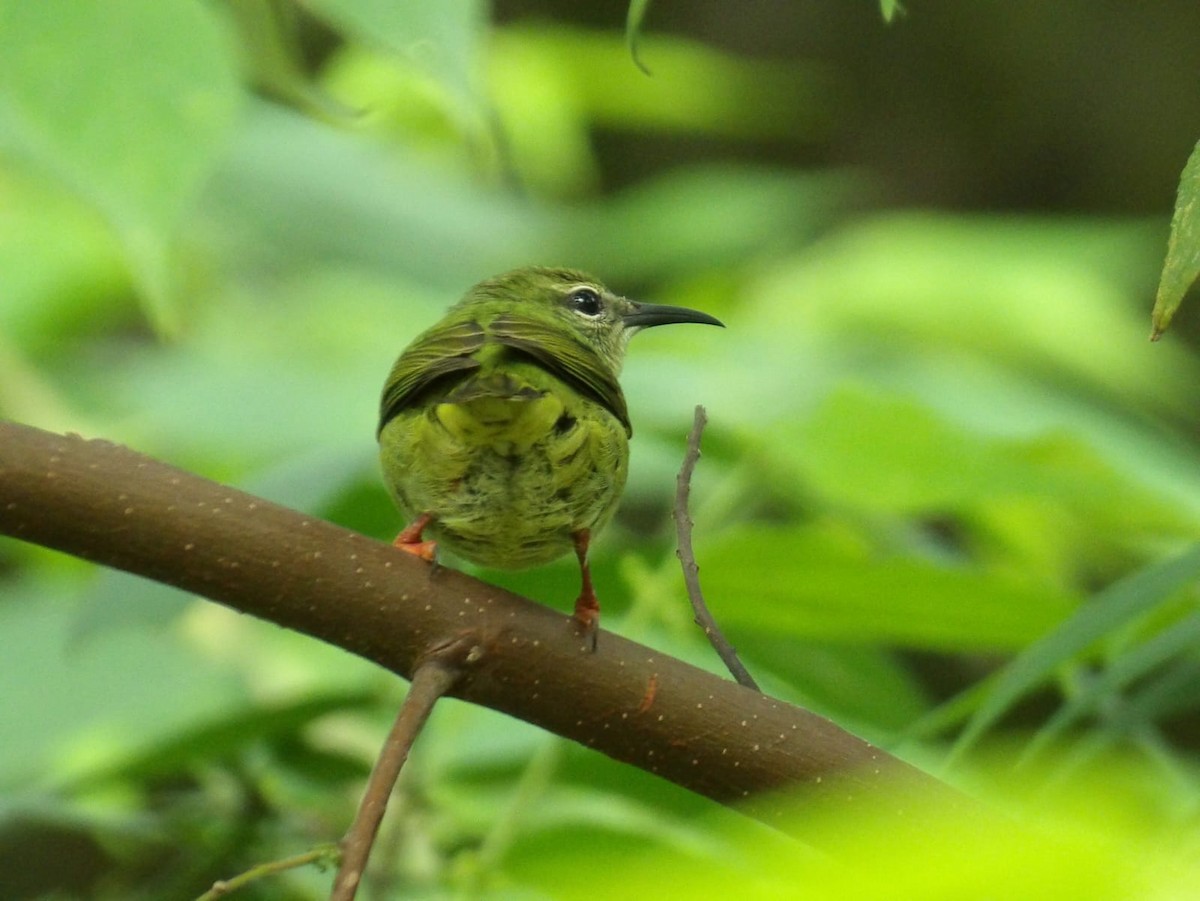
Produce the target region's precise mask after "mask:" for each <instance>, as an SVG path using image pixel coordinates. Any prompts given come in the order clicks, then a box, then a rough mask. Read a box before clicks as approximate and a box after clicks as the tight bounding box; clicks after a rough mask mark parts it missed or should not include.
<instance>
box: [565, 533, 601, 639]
mask: <svg viewBox="0 0 1200 901" xmlns="http://www.w3.org/2000/svg"><path fill="white" fill-rule="evenodd" d="M590 538H591V533H590V532H589V531H588V530H587V529H580V530H579V531H578V532H576V533H575V535H574V539H575V556H576V557H578V558H579V571H580V574H581V576H582V577H583V585H582V586H581V587H580V589H579V597H578V598H577V599H576V600H575V613H574V615H573V616H572V617H571V620H572V622H573V623H574V625H575V631H576V632H578V633H579V635H580V637H581V638H583V641H584V645H585V647H586V648H587V649H588V651H589V652H591V653H593V654H594V653H595V652H596V634H597V633H598V632H599V631H600V602H599V601H598V600H597V599H596V590H595V589H594V588H592V570H591V567H589V566H588V561H587V552H588V541H589V539H590Z"/></svg>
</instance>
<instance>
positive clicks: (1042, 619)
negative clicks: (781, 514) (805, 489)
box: [697, 527, 1077, 650]
mask: <svg viewBox="0 0 1200 901" xmlns="http://www.w3.org/2000/svg"><path fill="white" fill-rule="evenodd" d="M697 556H698V559H700V560H703V561H704V563H703V565H704V571H703V576H702V580H703V584H704V590H705V596H706V597H707V599H708V604H709V607H710V608H711V609H712V611H713V614H714V615H715V616H716V617H717V620H718V622H721V623H722V624H724V625H725V626H726V627H727V628H729V629H730V631H732V632H734V634H735V635H736V633H737V631H738V630H742V629H756V630H761V631H764V632H767V633H770V634H772V635H781V636H782V635H787V636H792V637H795V638H804V639H822V640H826V641H840V642H848V643H854V644H871V643H891V644H899V645H904V646H908V647H922V648H932V649H943V650H962V649H964V648H973V649H989V650H997V649H1004V648H1016V647H1021V646H1023V645H1025V644H1027V643H1028V642H1030V641H1032V640H1034V639H1036V638H1038V637H1040V636H1041V635H1043V634H1045V632H1046V631H1047V630H1048V629H1051V628H1053V627H1054V626H1055V625H1057V624H1058V623H1059V622H1061V621H1062V619H1063V618H1064V617H1066V616H1067V615H1068V614H1069V613H1070V611H1071V610H1072V609H1074V607H1075V606H1076V603H1077V601H1076V599H1075V598H1074V597H1073V596H1072V595H1071V594H1070V593H1068V592H1064V591H1062V590H1060V589H1058V588H1055V587H1053V586H1048V585H1039V584H1036V583H1029V582H1026V581H1022V580H1019V579H1015V578H1012V577H1010V576H1007V575H1004V574H1000V573H989V572H986V571H980V570H977V569H972V568H970V567H967V566H948V565H944V564H938V563H934V562H931V561H923V560H920V559H917V558H913V557H905V556H900V555H893V556H881V555H873V554H871V553H870V552H869V551H868V550H867V549H866V548H864V547H862V546H861V543H860V542H858V541H856V540H855V539H853V538H850V537H849V536H845V535H837V534H836V533H832V532H830V531H827V530H820V529H806V528H796V527H793V528H761V527H760V528H750V527H741V528H738V529H737V530H735V531H731V532H729V533H728V534H727V535H725V536H723V537H722V538H720V539H717V540H711V541H706V542H704V543H703V544H702V545H701V546H700V547H699V548H698V550H697Z"/></svg>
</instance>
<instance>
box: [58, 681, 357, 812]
mask: <svg viewBox="0 0 1200 901" xmlns="http://www.w3.org/2000/svg"><path fill="white" fill-rule="evenodd" d="M379 700H380V698H379V695H378V694H376V693H374V692H363V691H355V692H333V693H326V694H312V695H308V696H306V697H301V698H298V699H292V700H287V701H282V702H277V703H271V704H256V705H254V706H248V705H247V706H237V707H232V708H228V709H225V710H222V711H221V715H220V716H216V717H213V718H211V719H209V720H207V721H206V722H204V723H201V724H199V725H198V726H196V727H194V728H191V729H187V730H185V731H181V732H179V733H177V734H173V735H169V736H167V737H166V740H164V741H160V742H158V743H156V744H150V745H149V746H144V745H143V746H139V747H138V748H137V749H136V752H135V753H133V754H131V755H130V756H128V757H127V758H125V759H122V760H117V761H114V762H113V764H112V765H111V766H108V767H102V768H99V769H97V770H94V771H92V772H89V773H83V774H81V775H80V776H78V777H76V778H75V779H74V780H72V786H71V787H72V789H73V790H76V791H80V790H82V791H86V790H88V789H90V788H93V787H95V786H97V785H100V784H102V783H104V782H109V781H116V780H121V779H131V780H134V779H143V780H144V779H147V778H151V777H155V776H165V775H170V774H173V773H179V772H180V771H182V770H185V769H187V768H188V767H190V766H195V765H197V764H202V765H205V766H207V765H210V764H212V763H213V762H216V761H219V760H220V759H221V758H223V757H226V756H228V755H231V754H236V753H238V752H239V751H241V750H243V749H245V748H246V747H248V746H250V745H252V744H254V743H255V742H258V741H261V740H263V739H271V738H280V737H283V736H289V735H294V734H296V733H298V732H300V730H302V729H303V728H305V727H306V726H308V725H310V724H311V723H312V722H313V721H315V720H317V719H319V718H320V717H322V716H326V715H328V714H331V713H345V712H347V711H351V710H358V709H363V708H367V707H374V706H376V705H377V704H378V703H379ZM362 775H365V773H364V774H362Z"/></svg>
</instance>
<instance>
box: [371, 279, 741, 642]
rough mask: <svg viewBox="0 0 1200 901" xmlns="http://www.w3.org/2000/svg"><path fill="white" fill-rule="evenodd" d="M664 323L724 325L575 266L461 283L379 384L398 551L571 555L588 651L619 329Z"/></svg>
mask: <svg viewBox="0 0 1200 901" xmlns="http://www.w3.org/2000/svg"><path fill="white" fill-rule="evenodd" d="M671 322H701V323H707V324H709V325H718V326H719V325H721V324H722V323H721V322H720V321H719V320H717V319H714V318H713V317H712V316H709V315H708V314H706V313H701V312H698V311H696V310H689V309H686V308H684V307H672V306H663V305H659V304H649V303H638V302H636V301H632V300H627V299H625V298H624V297H620V296H618V295H616V294H613V293H612V292H611V291H609V290H608V289H607V288H605V287H604V285H602V284H601V283H600V282H598V281H597V280H596V279H594V278H592V277H591V276H590V275H586V274H584V273H582V272H577V271H575V270H573V269H548V268H541V267H528V268H524V269H517V270H514V271H512V272H508V273H505V274H504V275H499V276H496V277H495V278H491V279H488V280H487V281H484V282H480V283H479V284H477V285H475V287H473V288H471V289H470V290H469V291H468V292H467V293H466V295H465V296H464V297H463V299H462V300H460V301H459V302H458V303H457V304H455V305H454V306H453V307H451V308H450V310H449V311H448V312H447V314H446V316H445V317H444V318H443V319H442V320H441V321H440V322H438V323H437V324H436V325H435V326H433V327H432V328H430V329H429V330H428V331H426V332H424V333H423V334H421V335H419V336H418V337H417V338H416V340H414V341H413V342H412V344H410V345H409V346H408V347H407V349H405V351H404V353H402V354H401V355H400V358H399V359H398V360H396V363H395V365H394V366H392V371H391V373H390V374H389V375H388V378H387V382H386V383H385V384H384V387H383V397H382V399H381V402H380V411H379V430H378V438H379V445H380V459H381V461H382V464H383V473H384V479H385V481H386V483H387V486H388V489H389V490H390V492H391V494H392V496H393V498H394V499H395V501H396V504H397V506H398V507H399V508H400V510H401V512H402V513H403V514H404V516H405V517H406V518H407V521H408V523H409V525H408V526H407V527H406V528H405V529H404V530H403V531H402V532H401V533H400V534H399V535H398V536H397V538H396V542H395V543H396V546H397V547H400V548H403V549H404V550H407V551H409V552H411V553H414V554H417V555H419V556H421V557H423V558H425V559H426V560H430V561H432V560H433V559H434V553H435V549H436V547H437V545H439V544H440V545H443V546H444V547H446V548H448V549H450V550H451V551H453V552H454V553H455V554H457V555H459V556H460V557H463V558H464V559H466V560H469V561H472V562H474V563H478V564H481V565H483V566H493V567H500V568H505V569H522V568H525V567H530V566H540V565H542V564H545V563H549V562H550V561H552V560H555V559H557V558H558V557H561V556H562V555H564V554H566V553H568V552H570V551H572V550H573V551H574V552H575V554H576V556H577V557H578V559H579V567H580V571H581V573H582V579H583V585H582V588H581V589H580V593H579V598H578V599H577V600H576V602H575V613H574V619H575V622H576V623H577V626H578V629H579V630H580V631H581V633H582V635H583V636H584V638H585V640H586V641H587V642H588V643H589V644H590V645H591V646H592V647H593V648H594V647H595V637H596V628H597V624H598V622H599V618H600V605H599V603H598V601H597V600H596V594H595V591H594V590H593V588H592V580H591V574H590V572H589V570H588V560H587V554H588V544H589V542H590V541H591V539H592V538H593V537H594V536H595V535H596V533H598V532H599V531H600V529H602V528H603V527H604V526H605V524H606V523H607V522H608V521H609V519H611V518H612V515H613V511H614V510H615V509H616V506H617V501H618V500H619V499H620V496H621V491H622V489H623V488H624V487H625V476H626V473H627V472H628V468H629V438H630V436H631V435H632V434H633V429H632V427H631V426H630V423H629V411H628V410H627V408H626V406H625V395H624V394H623V393H622V392H621V386H620V384H619V383H618V382H617V376H618V375H619V374H620V372H621V363H622V361H623V359H624V356H625V349H626V347H627V345H628V343H629V339H630V337H631V336H633V335H634V334H635V333H636V332H638V331H640V330H641V329H643V328H649V327H651V326H655V325H664V324H666V323H671ZM427 535H429V536H432V539H429V538H427V537H426V536H427Z"/></svg>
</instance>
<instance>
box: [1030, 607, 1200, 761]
mask: <svg viewBox="0 0 1200 901" xmlns="http://www.w3.org/2000/svg"><path fill="white" fill-rule="evenodd" d="M1198 646H1200V613H1193V614H1191V615H1190V616H1188V617H1186V618H1184V619H1183V620H1181V621H1179V622H1178V623H1176V624H1175V625H1173V626H1171V627H1170V628H1168V629H1165V630H1164V631H1162V632H1160V633H1158V634H1157V635H1155V636H1154V637H1153V638H1150V639H1148V640H1147V641H1145V642H1143V643H1142V644H1139V645H1137V646H1136V647H1134V648H1133V649H1131V650H1130V651H1128V652H1126V653H1125V654H1122V655H1121V656H1120V657H1118V658H1117V659H1116V660H1114V661H1113V662H1112V663H1111V664H1110V665H1109V666H1108V667H1107V668H1106V669H1105V670H1104V672H1103V673H1101V674H1100V675H1099V676H1096V677H1094V678H1091V679H1089V680H1088V681H1087V682H1086V683H1085V684H1084V685H1083V687H1082V689H1081V690H1079V691H1078V692H1076V693H1075V694H1074V695H1072V696H1071V697H1070V698H1069V699H1068V701H1067V703H1065V704H1064V705H1063V706H1062V707H1060V708H1059V709H1058V710H1057V711H1056V712H1055V714H1054V716H1052V717H1051V718H1050V719H1049V720H1048V721H1047V722H1046V724H1045V725H1044V726H1042V727H1041V728H1040V729H1039V730H1038V731H1037V734H1036V735H1034V736H1033V738H1032V740H1031V741H1030V742H1029V744H1028V745H1026V747H1025V749H1024V751H1022V753H1021V763H1023V764H1027V763H1028V762H1029V761H1030V760H1032V759H1033V758H1034V757H1036V756H1037V755H1038V754H1040V753H1041V752H1042V751H1044V750H1045V749H1046V748H1048V747H1049V746H1050V745H1051V743H1053V742H1054V741H1055V740H1056V739H1057V738H1059V737H1060V736H1061V735H1062V734H1063V732H1065V731H1066V730H1067V729H1068V728H1069V727H1070V726H1072V725H1074V724H1075V723H1077V722H1079V721H1080V720H1081V719H1083V718H1084V717H1085V716H1088V715H1089V714H1093V715H1094V714H1099V713H1101V712H1102V710H1103V708H1104V707H1105V706H1106V705H1109V704H1111V703H1112V700H1113V699H1114V698H1116V697H1119V696H1120V694H1121V692H1122V690H1123V689H1124V688H1125V687H1126V686H1128V685H1129V684H1131V683H1132V682H1134V681H1135V680H1137V679H1140V678H1142V677H1143V676H1145V675H1146V674H1147V673H1150V672H1152V671H1153V670H1155V669H1157V668H1159V667H1161V666H1164V665H1165V664H1167V663H1169V662H1170V661H1172V660H1174V659H1176V658H1177V657H1179V656H1180V655H1181V654H1185V653H1187V652H1189V651H1192V650H1194V649H1195V648H1196V647H1198ZM1192 697H1195V693H1194V691H1193V693H1192Z"/></svg>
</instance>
